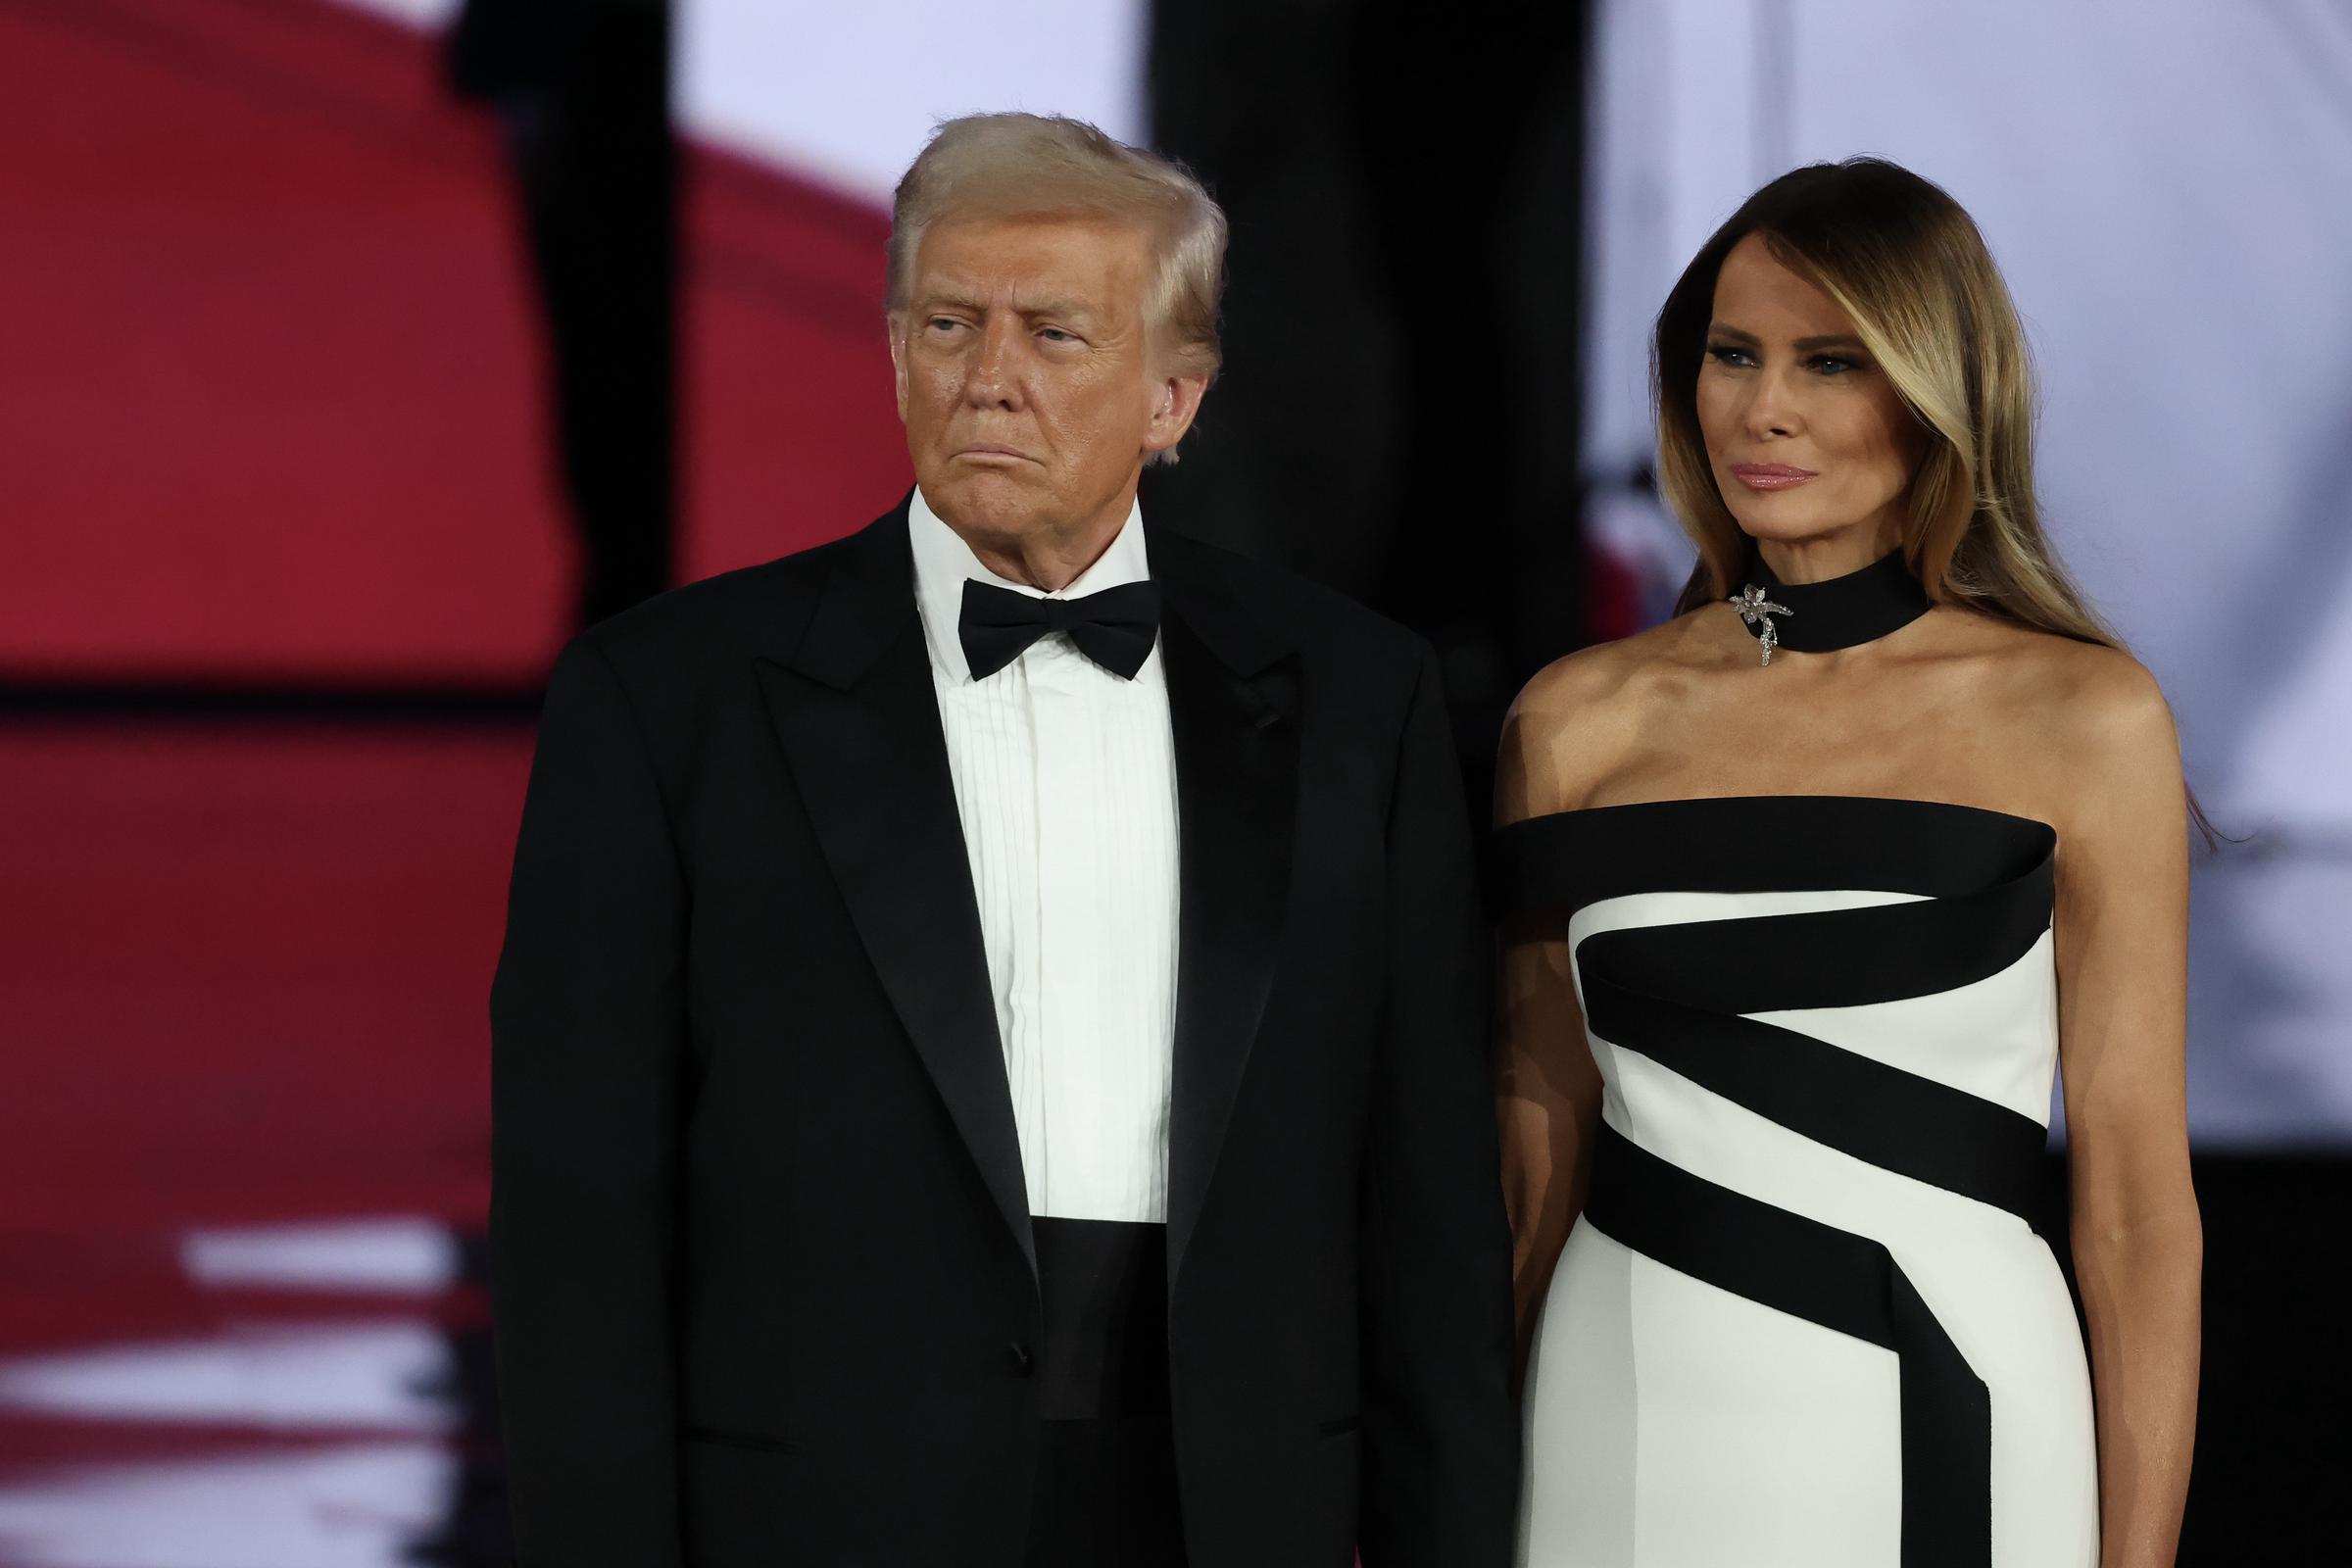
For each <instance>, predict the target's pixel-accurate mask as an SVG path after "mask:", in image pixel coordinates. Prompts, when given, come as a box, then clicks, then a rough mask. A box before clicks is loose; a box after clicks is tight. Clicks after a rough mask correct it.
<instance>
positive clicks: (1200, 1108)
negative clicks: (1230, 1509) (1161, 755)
mask: <svg viewBox="0 0 2352 1568" xmlns="http://www.w3.org/2000/svg"><path fill="white" fill-rule="evenodd" d="M1164 539H1166V536H1165V535H1164V534H1163V535H1156V536H1155V537H1154V540H1153V543H1152V551H1153V564H1154V573H1155V575H1162V576H1163V577H1164V579H1165V580H1166V582H1167V595H1168V614H1167V616H1166V617H1165V619H1164V620H1163V622H1162V626H1161V633H1160V635H1161V647H1162V651H1163V657H1164V659H1165V660H1166V662H1167V677H1168V713H1169V722H1170V725H1171V727H1172V729H1173V731H1174V737H1175V748H1176V789H1177V800H1178V810H1179V815H1180V820H1181V824H1182V825H1181V830H1180V836H1179V843H1180V846H1181V848H1180V851H1179V856H1180V866H1179V873H1178V874H1179V876H1180V878H1181V881H1182V891H1181V894H1180V899H1179V902H1180V913H1179V916H1178V923H1179V930H1178V937H1177V944H1178V946H1177V977H1176V1048H1175V1049H1176V1059H1175V1084H1174V1092H1173V1104H1172V1106H1171V1108H1170V1122H1171V1125H1170V1128H1169V1136H1168V1260H1169V1278H1170V1281H1171V1284H1172V1283H1173V1281H1174V1278H1175V1275H1176V1271H1177V1269H1179V1268H1180V1267H1181V1266H1182V1264H1183V1260H1184V1252H1185V1249H1186V1247H1187V1246H1188V1245H1189V1244H1190V1242H1191V1240H1192V1235H1193V1228H1194V1226H1195V1225H1196V1224H1197V1223H1198V1222H1199V1220H1200V1217H1201V1206H1202V1204H1203V1203H1204V1202H1205V1201H1206V1200H1207V1196H1208V1187H1209V1182H1210V1179H1211V1178H1212V1177H1213V1176H1214V1174H1215V1172H1216V1166H1217V1158H1218V1154H1219V1152H1220V1151H1221V1150H1222V1148H1223V1145H1224V1140H1225V1128H1226V1124H1227V1122H1228V1121H1229V1120H1230V1118H1231V1116H1232V1112H1233V1103H1234V1097H1235V1096H1236V1094H1237V1093H1238V1092H1239V1090H1240V1087H1241V1081H1242V1075H1243V1071H1244V1069H1245V1068H1246V1067H1247V1066H1248V1065H1249V1061H1250V1048H1251V1046H1252V1045H1253V1044H1254V1043H1255V1041H1256V1038H1257V1028H1258V1019H1259V1017H1260V1015H1261V1013H1262V1012H1263V1011H1264V1008H1265V1003H1266V995H1267V991H1268V989H1269V988H1270V987H1271V985H1272V983H1273V975H1274V964H1275V957H1276V954H1277V950H1278V948H1279V946H1280V937H1281V932H1282V923H1283V913H1284V909H1285V907H1287V904H1288V901H1289V896H1290V877H1291V840H1292V822H1293V815H1294V812H1295V810H1296V809H1297V801H1298V785H1299V685H1298V668H1297V662H1296V660H1295V658H1293V657H1291V656H1290V655H1289V653H1288V651H1287V650H1286V649H1284V648H1283V647H1282V646H1281V645H1280V643H1279V642H1278V641H1275V640H1271V639H1268V638H1265V637H1264V636H1263V635H1262V633H1261V631H1260V629H1259V628H1257V627H1256V626H1254V625H1253V624H1251V623H1250V622H1249V621H1248V620H1247V618H1246V616H1245V615H1244V614H1243V613H1242V612H1241V611H1240V607H1238V606H1237V605H1234V604H1232V603H1230V602H1229V601H1226V600H1224V599H1223V598H1221V597H1220V596H1219V595H1218V594H1217V592H1216V585H1215V584H1214V583H1213V581H1208V580H1201V579H1191V580H1188V579H1187V578H1186V577H1184V576H1182V575H1178V574H1174V573H1163V572H1161V571H1160V564H1161V563H1162V562H1163V561H1167V562H1168V564H1171V565H1173V564H1175V562H1174V561H1173V560H1172V559H1171V558H1173V557H1174V556H1175V555H1176V552H1174V551H1167V552H1165V553H1163V550H1162V545H1161V541H1162V540H1164Z"/></svg>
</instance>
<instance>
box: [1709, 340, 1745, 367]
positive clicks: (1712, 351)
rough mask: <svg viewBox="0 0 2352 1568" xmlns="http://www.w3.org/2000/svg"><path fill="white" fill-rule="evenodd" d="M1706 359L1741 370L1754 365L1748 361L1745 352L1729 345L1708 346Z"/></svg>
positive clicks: (1713, 344)
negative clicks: (1740, 368)
mask: <svg viewBox="0 0 2352 1568" xmlns="http://www.w3.org/2000/svg"><path fill="white" fill-rule="evenodd" d="M1707 358H1708V359H1710V360H1713V361H1714V362H1715V363H1716V364H1718V365H1730V366H1735V367H1742V368H1744V367H1745V366H1747V365H1750V364H1752V363H1754V362H1752V361H1751V360H1749V358H1748V356H1747V350H1745V349H1743V348H1738V347H1735V346H1734V345H1732V344H1729V343H1710V344H1708V345H1707Z"/></svg>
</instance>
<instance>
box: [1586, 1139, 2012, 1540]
mask: <svg viewBox="0 0 2352 1568" xmlns="http://www.w3.org/2000/svg"><path fill="white" fill-rule="evenodd" d="M1584 1218H1585V1220H1586V1221H1588V1222H1589V1223H1591V1224H1592V1225H1593V1227H1594V1228H1595V1229H1597V1230H1599V1231H1600V1232H1601V1233H1602V1234H1604V1235H1606V1236H1608V1237H1610V1238H1611V1239H1613V1240H1615V1241H1616V1242H1618V1243H1620V1244H1621V1245H1623V1246H1625V1247H1627V1248H1629V1249H1631V1250H1634V1251H1636V1252H1640V1253H1641V1254H1642V1255H1643V1256H1644V1257H1648V1258H1652V1259H1654V1260H1656V1261H1657V1262H1659V1263H1663V1264H1664V1265H1666V1266H1667V1267H1668V1268H1671V1269H1674V1270H1676V1271H1678V1272H1680V1273H1684V1274H1688V1275H1690V1276H1691V1278H1693V1279H1697V1280H1703V1281H1705V1282H1706V1283H1707V1284H1709V1285H1712V1286H1715V1287H1716V1288H1717V1289H1719V1290H1725V1291H1729V1292H1731V1293H1732V1294H1733V1295H1735V1296H1741V1297H1745V1298H1746V1299H1749V1300H1751V1301H1759V1302H1761V1303H1763V1304H1764V1305H1766V1306H1770V1307H1774V1308H1776V1309H1778V1310H1780V1311H1783V1312H1787V1313H1789V1314H1790V1315H1791V1316H1794V1317H1800V1318H1803V1319H1805V1320H1806V1321H1807V1322H1810V1323H1818V1324H1820V1325H1822V1326H1823V1327H1824V1328H1828V1329H1834V1330H1836V1331H1837V1332H1838V1333H1840V1334H1847V1335H1851V1336H1852V1337H1853V1338H1855V1339H1858V1340H1864V1341H1867V1342H1868V1343H1870V1344H1872V1345H1876V1346H1880V1347H1883V1348H1886V1349H1889V1350H1892V1351H1893V1352H1894V1354H1895V1358H1896V1365H1897V1369H1898V1371H1897V1377H1898V1383H1899V1387H1900V1391H1901V1399H1902V1417H1901V1431H1902V1456H1901V1461H1900V1462H1901V1473H1902V1487H1903V1496H1902V1521H1903V1522H1902V1568H1984V1565H1985V1563H1986V1562H1987V1561H1989V1560H1990V1558H1991V1555H1992V1404H1991V1397H1990V1395H1989V1394H1988V1393H1987V1392H1986V1390H1985V1382H1984V1380H1983V1379H1982V1378H1979V1377H1978V1376H1977V1375H1976V1373H1975V1371H1974V1370H1973V1369H1971V1368H1970V1366H1969V1364H1968V1361H1967V1358H1966V1357H1964V1356H1963V1355H1961V1353H1960V1348H1959V1347H1958V1346H1956V1345H1954V1344H1953V1343H1952V1341H1951V1337H1950V1336H1949V1335H1947V1334H1945V1333H1944V1332H1943V1326H1942V1325H1941V1324H1939V1323H1937V1322H1936V1314H1935V1313H1933V1312H1931V1311H1930V1310H1929V1309H1928V1305H1927V1303H1926V1302H1925V1301H1924V1300H1922V1299H1920V1295H1919V1292H1918V1291H1917V1289H1915V1288H1914V1287H1913V1285H1912V1284H1911V1281H1910V1279H1909V1277H1908V1276H1906V1275H1905V1274H1904V1273H1903V1270H1902V1268H1901V1266H1900V1265H1899V1264H1897V1263H1896V1262H1895V1260H1894V1255H1893V1254H1892V1253H1891V1252H1889V1251H1887V1249H1886V1248H1885V1247H1883V1246H1881V1245H1880V1244H1879V1243H1877V1242H1874V1241H1871V1240H1870V1239H1869V1238H1867V1237H1862V1236H1856V1235H1854V1234H1852V1233H1851V1232H1848V1231H1841V1230H1838V1228H1837V1227H1835V1226H1831V1225H1824V1224H1822V1223H1821V1222H1820V1221H1818V1220H1813V1219H1808V1218H1806V1217H1805V1216H1804V1215H1802V1214H1795V1213H1791V1212H1789V1210H1788V1209H1785V1208H1780V1207H1776V1206H1775V1205H1773V1204H1771V1203H1766V1202H1762V1201H1758V1200H1756V1199H1753V1198H1749V1197H1746V1196H1745V1195H1744V1194H1740V1193H1737V1192H1734V1191H1733V1190H1732V1189H1730V1188H1728V1187H1722V1186H1718V1185H1717V1184H1715V1183H1714V1182H1710V1181H1708V1180H1706V1179H1705V1178H1703V1177H1700V1176H1695V1175H1692V1174H1691V1172H1689V1171H1687V1170H1684V1169H1683V1168H1682V1167H1680V1166H1678V1165H1674V1164H1671V1163H1669V1162H1668V1161H1666V1160H1663V1159H1660V1158H1659V1157H1658V1156H1657V1155H1655V1154H1652V1153H1651V1152H1648V1151H1647V1150H1645V1149H1643V1148H1642V1147H1641V1146H1640V1145H1639V1144H1636V1143H1634V1142H1632V1141H1631V1140H1630V1139H1628V1138H1626V1137H1625V1136H1624V1135H1622V1134H1621V1133H1619V1132H1618V1131H1617V1130H1616V1129H1615V1128H1613V1127H1610V1126H1608V1125H1607V1124H1606V1123H1603V1124H1602V1126H1601V1129H1600V1137H1599V1140H1598V1142H1597V1144H1596V1146H1595V1149H1594V1153H1593V1183H1592V1191H1591V1194H1590V1196H1589V1197H1588V1198H1587V1199H1586V1201H1585V1212H1584Z"/></svg>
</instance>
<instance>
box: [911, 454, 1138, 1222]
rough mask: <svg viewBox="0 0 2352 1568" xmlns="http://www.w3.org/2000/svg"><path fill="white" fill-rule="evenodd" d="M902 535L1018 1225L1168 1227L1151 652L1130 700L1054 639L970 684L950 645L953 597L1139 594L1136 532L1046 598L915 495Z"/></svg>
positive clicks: (957, 649) (958, 649) (955, 613)
mask: <svg viewBox="0 0 2352 1568" xmlns="http://www.w3.org/2000/svg"><path fill="white" fill-rule="evenodd" d="M907 521H908V526H909V529H910V531H911V535H912V542H913V547H914V575H915V601H916V604H917V606H918V608H919V609H920V611H921V614H922V621H923V636H924V640H925V642H926V644H927V645H928V647H929V651H930V657H931V678H932V683H933V685H934V687H935V688H936V689H937V691H938V694H939V711H940V721H941V724H942V726H943V728H944V729H945V731H946V735H947V743H948V766H949V771H950V773H951V774H952V775H953V776H954V780H955V786H956V810H957V812H958V813H959V815H960V816H961V818H962V822H963V840H964V849H965V852H966V854H967V856H968V858H969V859H970V863H971V875H972V888H973V891H974V893H975V894H976V895H977V898H978V902H979V907H980V928H981V939H982V942H983V945H984V946H985V948H986V950H987V954H988V970H989V983H990V987H991V989H992V991H993V992H994V994H995V1002H996V1010H997V1029H998V1036H999V1038H1000V1040H1001V1041H1002V1042H1003V1045H1004V1050H1005V1079H1006V1082H1007V1084H1008V1085H1009V1087H1010V1089H1011V1093H1012V1112H1013V1122H1014V1125H1015V1127H1016V1128H1017V1130H1018V1132H1019V1135H1020V1147H1021V1164H1022V1167H1023V1169H1024V1171H1025V1172H1026V1174H1027V1177H1028V1185H1029V1206H1030V1211H1031V1212H1032V1213H1034V1214H1040V1215H1052V1216H1056V1217H1060V1218H1068V1219H1101V1220H1129V1221H1150V1222H1154V1223H1158V1222H1164V1221H1165V1220H1166V1218H1167V1168H1168V1157H1167V1152H1168V1103H1169V1090H1170V1072H1171V1067H1172V1062H1173V1056H1174V1047H1175V1019H1176V936H1177V923H1176V922H1177V907H1178V891H1179V887H1178V877H1177V835H1178V817H1177V801H1176V755H1175V747H1174V742H1173V739H1172V737H1171V733H1170V730H1169V723H1168V685H1167V675H1166V669H1165V666H1164V664H1163V663H1162V662H1161V659H1160V649H1159V647H1158V646H1156V645H1155V646H1154V647H1153V648H1152V653H1151V656H1150V657H1149V658H1148V659H1146V660H1145V662H1144V665H1143V667H1142V668H1141V669H1140V670H1138V671H1137V672H1136V675H1135V678H1134V679H1133V680H1125V679H1122V678H1121V677H1119V676H1118V675H1116V674H1114V673H1112V672H1111V671H1109V670H1106V669H1104V668H1103V667H1102V666H1101V665H1099V664H1097V663H1095V662H1094V661H1092V660H1090V659H1088V658H1087V657H1086V656H1085V655H1084V654H1082V653H1080V652H1079V651H1078V649H1077V647H1076V645H1075V644H1073V643H1072V642H1071V641H1070V639H1069V638H1068V637H1067V636H1065V635H1059V634H1056V635H1053V636H1048V637H1042V638H1040V639H1039V640H1038V641H1037V642H1036V643H1034V644H1033V645H1031V646H1030V647H1029V649H1028V650H1027V651H1026V652H1024V653H1023V654H1022V655H1021V656H1020V657H1019V658H1018V659H1015V660H1014V661H1013V662H1011V663H1009V664H1007V665H1005V667H1004V668H1003V669H1000V670H998V671H996V672H995V673H994V674H991V675H989V676H987V677H985V678H983V679H980V680H974V679H973V678H972V676H971V667H970V665H969V663H968V662H967V661H966V660H965V658H964V653H963V645H962V641H961V639H960V637H959V635H958V630H957V626H958V619H959V616H960V614H961V610H962V602H963V585H964V583H965V581H966V580H975V581H979V582H984V583H990V584H994V585H995V586H997V587H1000V588H1007V589H1010V590H1012V591H1013V592H1015V593H1020V594H1026V595H1028V596H1030V597H1032V598H1054V599H1075V598H1080V597H1083V596H1084V595H1087V594H1091V593H1097V592H1100V591H1101V590H1103V589H1105V588H1113V587H1117V586H1119V585H1120V584H1122V583H1129V582H1140V581H1145V580H1147V579H1149V578H1150V576H1151V563H1150V561H1149V560H1148V559H1147V557H1146V554H1145V548H1144V530H1143V523H1142V519H1141V515H1140V512H1139V511H1136V510H1130V511H1129V513H1128V515H1127V520H1126V522H1125V523H1124V524H1123V525H1122V526H1121V527H1120V529H1119V533H1118V535H1117V537H1116V538H1115V539H1113V540H1112V542H1111V544H1110V546H1109V548H1108V549H1106V550H1105V551H1104V552H1103V555H1102V557H1101V558H1100V559H1099V560H1097V561H1096V562H1095V564H1093V565H1092V566H1090V567H1088V568H1087V570H1086V571H1084V572H1083V573H1081V574H1080V575H1079V576H1078V577H1077V578H1076V579H1075V580H1074V581H1072V582H1071V583H1070V584H1069V585H1068V586H1067V587H1066V588H1063V589H1062V590H1060V591H1059V592H1057V593H1054V594H1051V595H1048V594H1042V593H1040V592H1039V591H1038V590H1037V589H1035V588H1032V587H1029V586H1027V585H1025V584H1022V583H1017V582H1011V581H1007V580H1006V579H1005V578H1003V577H1000V576H998V575H997V574H996V573H994V572H992V571H990V570H989V569H988V568H987V567H986V566H984V565H982V564H980V561H979V558H978V557H976V556H974V555H973V554H972V551H971V548H970V547H969V546H968V545H966V544H965V543H964V542H963V540H962V538H961V537H960V536H959V535H957V534H956V531H955V530H954V529H953V528H951V527H949V526H948V524H947V523H946V522H944V521H943V520H941V519H940V517H939V516H938V515H936V514H934V513H933V512H932V511H931V509H930V507H929V506H928V505H926V504H925V502H924V500H923V496H922V492H921V491H920V490H919V489H918V490H917V491H916V492H915V494H914V500H913V502H912V504H911V505H910V506H909V508H908V516H907Z"/></svg>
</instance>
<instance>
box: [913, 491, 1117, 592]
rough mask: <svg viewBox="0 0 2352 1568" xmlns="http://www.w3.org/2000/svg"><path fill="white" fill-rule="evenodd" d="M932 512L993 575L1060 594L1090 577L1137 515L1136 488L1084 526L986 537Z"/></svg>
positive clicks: (1042, 527)
mask: <svg viewBox="0 0 2352 1568" xmlns="http://www.w3.org/2000/svg"><path fill="white" fill-rule="evenodd" d="M926 502H927V498H926ZM933 511H934V512H935V513H937V515H938V516H939V519H940V520H941V521H942V522H944V523H946V524H947V525H948V526H949V527H950V528H952V529H954V530H955V532H956V537H957V538H959V539H961V540H962V541H963V542H964V544H965V545H967V546H968V547H969V548H970V549H971V552H972V554H973V556H974V557H976V558H977V559H978V560H979V563H980V564H981V565H983V566H986V567H987V568H988V569H989V570H990V571H993V572H995V573H996V574H997V575H998V576H1000V577H1002V578H1004V579H1005V581H1006V582H1017V583H1025V584H1027V585H1028V586H1030V587H1032V588H1035V589H1036V590H1038V592H1040V593H1048V594H1051V593H1059V592H1060V591H1061V590H1062V589H1064V588H1067V587H1068V586H1069V585H1070V584H1071V583H1074V582H1076V581H1077V580H1078V579H1079V578H1080V577H1081V576H1083V575H1085V573H1086V570H1087V568H1088V567H1090V566H1092V565H1093V564H1095V563H1096V562H1098V561H1100V560H1102V559H1103V552H1104V551H1106V550H1108V549H1109V548H1110V547H1111V543H1112V541H1114V540H1116V539H1117V538H1118V537H1119V530H1120V529H1121V528H1122V527H1124V526H1126V522H1127V518H1128V517H1129V515H1131V514H1133V512H1134V511H1135V487H1134V486H1133V485H1129V486H1128V487H1127V489H1126V490H1125V491H1124V493H1122V494H1121V495H1120V496H1119V497H1118V499H1117V500H1116V501H1115V502H1114V503H1113V504H1112V505H1110V506H1108V507H1105V508H1103V509H1102V510H1100V511H1098V512H1095V513H1093V514H1091V515H1089V516H1087V517H1086V518H1085V519H1084V520H1083V521H1080V522H1076V523H1071V524H1068V525H1066V526H1056V525H1054V524H1053V523H1044V524H1039V525H1034V526H1032V527H1029V528H1026V529H1023V530H1021V531H1019V532H1017V533H984V532H981V531H980V530H978V529H971V528H966V527H964V526H963V525H962V524H960V523H958V522H956V519H955V518H953V517H950V516H949V515H946V514H945V513H939V512H938V509H936V508H934V509H933Z"/></svg>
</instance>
